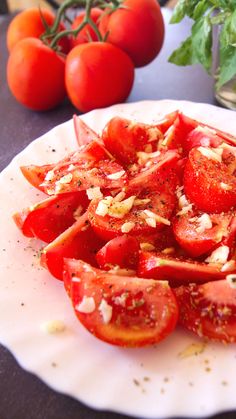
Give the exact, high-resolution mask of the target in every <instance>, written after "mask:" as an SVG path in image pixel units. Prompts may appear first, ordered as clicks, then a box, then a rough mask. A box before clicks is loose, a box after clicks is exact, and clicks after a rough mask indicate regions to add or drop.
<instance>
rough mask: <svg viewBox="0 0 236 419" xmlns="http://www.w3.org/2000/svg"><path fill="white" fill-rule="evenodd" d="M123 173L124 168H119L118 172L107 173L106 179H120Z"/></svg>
mask: <svg viewBox="0 0 236 419" xmlns="http://www.w3.org/2000/svg"><path fill="white" fill-rule="evenodd" d="M124 174H125V170H120V172H116V173H111V174H110V175H107V179H111V180H117V179H120V178H121V177H122V176H123V175H124Z"/></svg>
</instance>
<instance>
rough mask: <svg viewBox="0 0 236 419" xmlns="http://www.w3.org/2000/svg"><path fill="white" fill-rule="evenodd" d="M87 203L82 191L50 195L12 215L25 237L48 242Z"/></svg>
mask: <svg viewBox="0 0 236 419" xmlns="http://www.w3.org/2000/svg"><path fill="white" fill-rule="evenodd" d="M88 204H89V200H88V197H87V195H86V193H85V192H84V191H82V192H72V193H68V194H61V195H56V196H52V197H50V198H47V199H45V200H44V201H41V202H39V203H38V204H36V205H33V206H32V207H29V208H26V209H23V210H22V211H20V212H17V213H15V214H14V215H13V219H14V221H15V223H16V225H17V226H18V227H19V228H20V230H21V231H22V233H23V234H24V235H25V236H27V237H37V238H38V239H40V240H42V241H44V242H46V243H49V242H51V241H53V240H55V239H56V238H57V236H59V235H60V234H61V233H63V231H65V230H66V229H67V228H68V227H70V226H71V225H72V224H73V223H74V222H75V221H76V219H77V218H78V217H79V216H80V215H82V214H83V213H84V212H85V210H86V209H87V207H88Z"/></svg>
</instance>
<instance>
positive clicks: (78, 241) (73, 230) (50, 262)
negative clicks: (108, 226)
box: [41, 213, 104, 280]
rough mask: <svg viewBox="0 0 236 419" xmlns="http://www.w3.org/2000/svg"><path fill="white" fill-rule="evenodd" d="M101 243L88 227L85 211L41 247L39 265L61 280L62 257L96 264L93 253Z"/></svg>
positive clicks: (102, 243) (94, 253)
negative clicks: (51, 240) (58, 234)
mask: <svg viewBox="0 0 236 419" xmlns="http://www.w3.org/2000/svg"><path fill="white" fill-rule="evenodd" d="M103 245H104V242H102V241H101V240H100V239H99V238H98V237H97V236H96V235H95V233H94V231H93V230H92V228H91V227H90V224H89V222H88V216H87V213H85V214H84V215H82V216H81V217H80V218H79V219H78V220H77V221H76V222H75V223H74V224H73V225H72V226H71V227H69V228H68V229H67V230H66V231H64V232H63V233H62V234H60V236H58V237H57V238H56V239H55V240H54V241H53V242H51V243H50V244H48V245H47V246H46V247H45V248H44V249H43V252H42V256H41V265H42V266H43V267H44V268H46V269H48V270H49V272H50V273H51V274H52V275H53V276H55V277H56V278H57V279H61V280H62V277H63V263H64V258H66V257H74V258H78V259H80V258H81V259H83V260H84V261H86V262H89V263H91V264H92V265H95V266H96V265H97V262H96V258H95V255H96V253H97V251H98V250H99V249H100V248H101V247H102V246H103Z"/></svg>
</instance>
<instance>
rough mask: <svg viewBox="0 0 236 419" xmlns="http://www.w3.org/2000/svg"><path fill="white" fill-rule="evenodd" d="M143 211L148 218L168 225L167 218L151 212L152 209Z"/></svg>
mask: <svg viewBox="0 0 236 419" xmlns="http://www.w3.org/2000/svg"><path fill="white" fill-rule="evenodd" d="M143 213H144V214H145V215H147V216H148V217H150V218H154V220H155V221H157V222H158V223H161V224H165V225H167V226H169V225H170V221H169V220H167V219H166V218H163V217H161V216H160V215H158V214H156V213H155V212H152V211H149V210H144V211H143Z"/></svg>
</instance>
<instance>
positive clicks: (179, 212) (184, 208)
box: [176, 204, 193, 215]
mask: <svg viewBox="0 0 236 419" xmlns="http://www.w3.org/2000/svg"><path fill="white" fill-rule="evenodd" d="M192 209H193V204H189V205H187V206H186V207H183V208H182V209H181V210H180V211H178V212H177V214H176V215H185V214H187V213H188V212H190V211H192Z"/></svg>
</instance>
